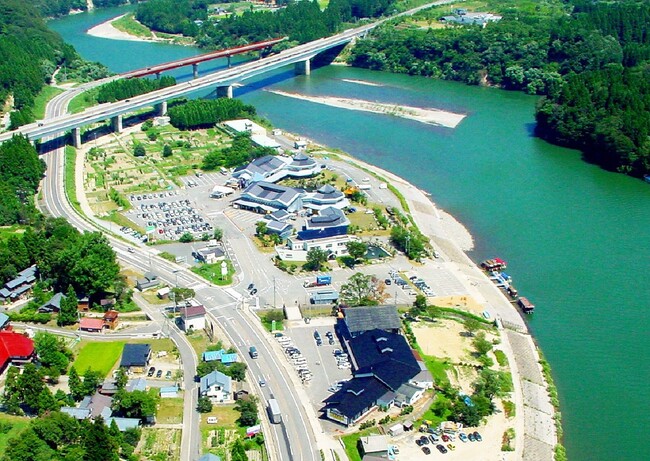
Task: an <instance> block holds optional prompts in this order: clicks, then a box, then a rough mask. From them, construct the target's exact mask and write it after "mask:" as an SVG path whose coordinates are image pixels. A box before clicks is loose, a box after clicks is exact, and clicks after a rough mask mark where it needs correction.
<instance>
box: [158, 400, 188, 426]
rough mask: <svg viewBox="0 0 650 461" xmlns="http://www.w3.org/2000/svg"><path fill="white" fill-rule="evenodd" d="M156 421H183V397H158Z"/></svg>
mask: <svg viewBox="0 0 650 461" xmlns="http://www.w3.org/2000/svg"><path fill="white" fill-rule="evenodd" d="M156 421H157V422H159V423H161V424H179V423H182V422H183V399H182V398H177V399H160V403H159V404H158V414H157V415H156Z"/></svg>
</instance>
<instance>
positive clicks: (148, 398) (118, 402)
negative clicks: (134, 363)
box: [112, 389, 158, 419]
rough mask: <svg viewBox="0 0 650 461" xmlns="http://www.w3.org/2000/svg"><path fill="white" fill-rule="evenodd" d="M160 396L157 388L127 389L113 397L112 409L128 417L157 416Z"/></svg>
mask: <svg viewBox="0 0 650 461" xmlns="http://www.w3.org/2000/svg"><path fill="white" fill-rule="evenodd" d="M157 403H158V397H157V394H156V390H155V389H152V390H151V391H150V392H145V391H133V392H126V391H125V390H121V391H118V392H117V393H116V394H115V397H114V398H113V405H112V409H113V411H114V412H116V413H117V414H118V415H121V416H125V417H127V418H140V419H142V418H147V417H149V416H155V414H156V404H157Z"/></svg>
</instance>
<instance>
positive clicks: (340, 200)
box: [305, 184, 350, 210]
mask: <svg viewBox="0 0 650 461" xmlns="http://www.w3.org/2000/svg"><path fill="white" fill-rule="evenodd" d="M349 205H350V202H349V200H348V199H347V198H345V194H343V192H341V191H340V190H338V189H336V188H335V187H333V186H332V185H331V184H325V185H324V186H321V187H320V188H319V189H318V190H316V191H315V192H310V193H308V194H306V195H305V206H306V207H307V208H313V209H314V210H321V209H323V208H327V207H334V208H339V209H343V208H345V207H347V206H349Z"/></svg>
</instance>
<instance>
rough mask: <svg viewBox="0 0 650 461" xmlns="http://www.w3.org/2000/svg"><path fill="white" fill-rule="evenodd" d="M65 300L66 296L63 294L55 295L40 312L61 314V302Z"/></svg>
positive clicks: (39, 309) (40, 308)
mask: <svg viewBox="0 0 650 461" xmlns="http://www.w3.org/2000/svg"><path fill="white" fill-rule="evenodd" d="M65 298H66V296H65V295H64V294H63V293H60V292H59V293H56V294H54V296H52V297H51V298H50V299H49V301H47V302H46V303H45V304H43V305H42V306H41V307H39V308H38V312H59V311H60V310H61V301H63V300H64V299H65Z"/></svg>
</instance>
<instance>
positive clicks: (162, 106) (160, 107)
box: [154, 101, 167, 117]
mask: <svg viewBox="0 0 650 461" xmlns="http://www.w3.org/2000/svg"><path fill="white" fill-rule="evenodd" d="M154 108H155V109H156V112H157V113H158V116H160V117H162V116H163V115H167V101H163V102H161V103H159V104H156V105H155V106H154Z"/></svg>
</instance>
